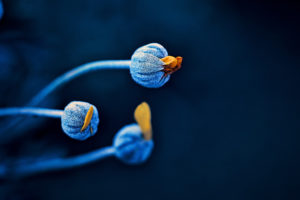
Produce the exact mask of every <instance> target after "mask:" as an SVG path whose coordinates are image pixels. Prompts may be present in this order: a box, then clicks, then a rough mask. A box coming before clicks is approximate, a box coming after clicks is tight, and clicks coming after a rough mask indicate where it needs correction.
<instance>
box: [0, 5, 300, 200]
mask: <svg viewBox="0 0 300 200" xmlns="http://www.w3.org/2000/svg"><path fill="white" fill-rule="evenodd" d="M4 9H5V14H4V18H3V19H2V21H1V22H0V53H1V54H2V55H1V60H0V63H1V65H0V85H1V88H0V92H1V93H0V106H1V107H7V106H22V105H24V104H25V103H26V102H27V101H28V100H29V99H30V98H31V97H32V96H33V95H34V94H36V93H37V92H38V91H39V90H40V89H41V88H43V87H44V86H45V85H46V84H47V83H49V82H50V81H51V80H53V79H54V78H55V77H57V76H58V75H60V74H62V73H63V72H65V71H67V70H69V69H72V68H73V67H75V66H77V65H79V64H82V63H85V62H89V61H93V60H103V59H129V58H130V56H131V54H132V53H133V51H134V50H135V49H136V48H138V47H139V46H141V45H144V44H147V43H150V42H158V43H161V44H162V45H163V46H165V47H166V48H167V50H168V51H169V53H170V54H171V55H174V56H178V55H180V56H182V57H183V67H182V69H181V70H180V71H178V72H176V73H175V74H174V75H172V77H171V80H170V81H169V82H168V83H167V84H166V85H165V86H164V87H162V88H160V89H146V88H143V87H141V86H139V85H137V84H135V83H134V81H133V80H132V79H131V77H130V75H129V73H128V71H105V72H104V71H103V72H97V73H94V74H89V75H86V76H84V77H81V78H79V79H76V80H75V81H73V82H72V83H70V84H68V85H67V86H65V87H63V88H61V89H60V90H59V91H58V92H56V93H54V94H53V95H51V97H49V98H48V100H47V102H44V106H45V107H54V108H61V109H62V108H63V107H64V106H65V105H66V104H67V103H69V102H70V101H72V100H83V101H88V102H90V103H92V104H94V105H96V106H97V107H98V108H99V110H100V120H101V122H100V126H99V129H100V130H99V132H98V134H97V135H96V136H94V137H92V138H91V139H89V140H87V141H84V142H78V141H73V140H71V139H69V138H68V137H67V136H65V135H64V134H63V133H62V130H61V128H60V122H59V121H58V120H53V119H44V120H39V119H33V120H31V121H30V122H28V124H27V125H23V126H21V127H15V129H16V130H12V133H11V134H8V133H7V135H6V136H5V137H4V136H1V137H2V138H3V140H2V139H1V137H0V140H2V143H3V144H2V145H1V154H0V158H1V159H2V160H6V159H12V158H19V157H23V156H41V155H49V154H51V153H53V152H55V153H59V154H66V155H77V154H80V153H84V152H88V151H90V150H94V149H97V148H100V147H103V146H107V145H110V144H111V142H112V138H113V136H114V134H115V133H116V132H117V131H118V130H119V129H120V128H121V127H122V126H124V125H125V124H128V123H132V122H133V116H132V113H133V110H134V108H135V106H136V105H137V104H139V103H140V102H142V101H147V102H148V103H149V104H150V106H151V108H152V113H153V129H154V141H155V149H154V152H153V154H152V156H151V158H150V159H149V161H148V162H147V163H146V164H144V165H142V166H138V167H132V166H126V165H124V164H122V163H120V162H119V161H118V160H116V159H114V158H111V159H106V160H104V161H100V162H97V163H94V164H91V165H88V166H85V167H81V168H78V169H73V170H67V171H61V172H52V173H47V174H42V175H36V176H33V177H29V178H26V179H22V180H15V181H2V182H1V183H0V198H1V199H33V200H34V199H56V200H60V199H73V200H75V199H123V198H124V199H132V200H133V199H149V200H150V199H151V200H153V199H164V200H165V199H218V200H219V199H224V200H225V199H239V200H240V199H249V200H250V199H251V200H253V199H272V200H273V199H285V200H286V199H299V197H300V195H299V194H298V193H299V187H300V183H299V182H300V173H299V168H300V159H299V153H300V146H299V141H300V123H299V121H300V115H299V113H300V106H299V100H300V98H299V97H300V96H299V85H300V80H299V75H300V68H299V64H300V59H299V58H300V56H299V54H300V51H299V34H300V29H299V22H300V21H299V19H300V14H299V13H300V4H299V3H296V1H279V2H277V3H274V2H273V3H267V2H265V1H258V0H257V1H251V2H247V3H246V2H244V3H239V2H238V1H210V0H204V1H197V0H185V1H172V0H168V1H164V0H151V1H138V0H128V1H123V0H107V1H100V0H99V1H96V0H94V1H93V0H39V1H33V0H27V1H25V0H23V1H22V0H9V1H8V0H7V1H4ZM1 122H2V123H6V121H5V120H4V119H2V120H1Z"/></svg>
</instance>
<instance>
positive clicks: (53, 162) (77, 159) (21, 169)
mask: <svg viewBox="0 0 300 200" xmlns="http://www.w3.org/2000/svg"><path fill="white" fill-rule="evenodd" d="M113 155H115V148H114V147H112V146H109V147H104V148H101V149H98V150H95V151H92V152H89V153H86V154H83V155H79V156H74V157H70V158H54V159H49V160H45V161H39V162H35V163H30V164H22V165H17V166H11V167H9V169H6V170H2V171H6V173H4V174H5V175H7V176H12V177H24V176H29V175H32V174H36V173H42V172H47V171H56V170H62V169H69V168H74V167H80V166H82V165H86V164H89V163H92V162H95V161H98V160H102V159H104V158H107V157H110V156H113ZM2 174H3V173H2ZM0 175H1V174H0Z"/></svg>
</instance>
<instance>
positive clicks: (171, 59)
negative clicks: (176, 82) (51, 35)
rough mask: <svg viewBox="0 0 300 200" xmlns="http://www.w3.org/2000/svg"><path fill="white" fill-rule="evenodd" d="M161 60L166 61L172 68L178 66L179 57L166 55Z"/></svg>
mask: <svg viewBox="0 0 300 200" xmlns="http://www.w3.org/2000/svg"><path fill="white" fill-rule="evenodd" d="M160 60H161V61H163V62H164V63H165V65H168V66H169V67H171V68H174V67H176V66H177V59H176V58H175V57H173V56H166V57H164V58H162V59H160Z"/></svg>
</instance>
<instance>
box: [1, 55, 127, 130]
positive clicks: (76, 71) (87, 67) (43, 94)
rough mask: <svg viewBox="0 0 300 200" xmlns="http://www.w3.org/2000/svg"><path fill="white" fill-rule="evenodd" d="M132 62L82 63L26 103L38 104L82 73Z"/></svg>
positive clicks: (6, 127) (4, 127)
mask: <svg viewBox="0 0 300 200" xmlns="http://www.w3.org/2000/svg"><path fill="white" fill-rule="evenodd" d="M130 63H131V61H130V60H107V61H94V62H90V63H86V64H83V65H80V66H78V67H76V68H74V69H72V70H70V71H68V72H66V73H64V74H62V75H61V76H59V77H57V78H56V79H54V80H53V81H52V82H51V83H50V84H49V85H47V86H46V87H45V88H44V89H42V90H41V91H40V92H39V93H38V94H37V95H35V96H34V97H33V98H32V99H31V101H30V102H29V103H27V104H26V105H27V106H37V105H38V104H39V103H40V102H41V101H42V100H44V99H45V97H47V96H48V95H49V94H50V93H51V92H53V91H55V90H56V89H57V88H59V87H61V86H63V85H64V84H66V83H68V82H70V81H71V80H73V79H75V78H77V77H79V76H81V75H84V74H87V73H90V72H94V71H100V70H106V69H129V68H130ZM20 121H21V119H20V118H16V119H13V120H11V121H10V122H8V123H6V124H3V125H2V126H1V127H0V133H4V132H6V131H8V130H11V128H12V127H13V126H15V125H16V124H17V123H18V122H20Z"/></svg>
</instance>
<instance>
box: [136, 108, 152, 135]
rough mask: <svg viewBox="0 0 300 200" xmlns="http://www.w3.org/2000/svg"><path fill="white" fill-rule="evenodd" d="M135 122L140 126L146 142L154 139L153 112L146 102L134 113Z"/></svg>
mask: <svg viewBox="0 0 300 200" xmlns="http://www.w3.org/2000/svg"><path fill="white" fill-rule="evenodd" d="M134 118H135V121H136V122H137V123H138V124H139V126H140V128H141V130H142V133H143V135H144V139H145V140H151V138H152V126H151V110H150V107H149V105H148V104H147V103H146V102H143V103H141V104H140V105H138V106H137V107H136V109H135V111H134Z"/></svg>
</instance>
